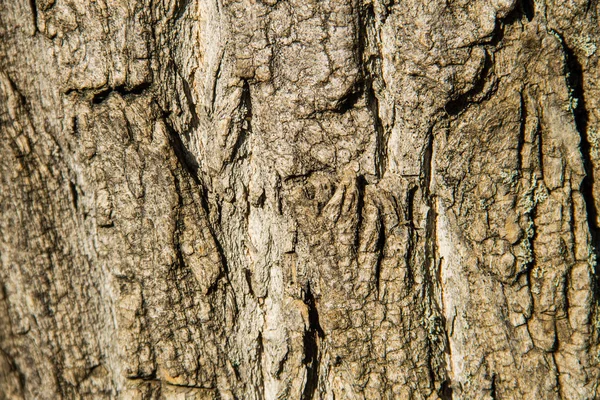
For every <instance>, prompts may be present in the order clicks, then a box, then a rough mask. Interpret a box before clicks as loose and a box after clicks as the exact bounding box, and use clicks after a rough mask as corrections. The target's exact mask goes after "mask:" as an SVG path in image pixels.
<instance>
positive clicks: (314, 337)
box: [301, 283, 325, 400]
mask: <svg viewBox="0 0 600 400" xmlns="http://www.w3.org/2000/svg"><path fill="white" fill-rule="evenodd" d="M304 304H306V306H307V308H308V321H309V327H308V330H307V331H305V332H304V340H303V341H304V360H302V362H303V364H304V365H306V384H305V385H304V390H303V391H302V397H301V399H302V400H312V399H313V398H314V396H315V393H316V391H317V387H318V384H319V367H320V364H321V355H320V354H319V339H322V338H323V337H325V333H324V332H323V329H322V328H321V325H320V323H319V313H318V312H317V306H316V301H315V297H314V295H313V294H312V291H311V289H310V283H308V284H307V285H306V290H305V293H304Z"/></svg>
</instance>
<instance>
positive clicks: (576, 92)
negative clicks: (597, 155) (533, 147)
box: [550, 29, 600, 301]
mask: <svg viewBox="0 0 600 400" xmlns="http://www.w3.org/2000/svg"><path fill="white" fill-rule="evenodd" d="M550 32H551V33H552V34H553V35H554V36H555V37H556V38H557V39H558V41H559V42H560V44H561V46H562V49H563V53H564V57H565V59H564V71H563V73H564V75H565V82H566V84H567V87H568V89H569V95H570V97H571V98H570V99H569V100H570V102H571V104H570V107H571V110H572V112H573V118H574V120H575V127H576V128H577V131H578V133H579V136H580V144H579V149H580V151H581V155H582V158H583V164H584V168H585V177H584V178H583V180H582V182H581V187H580V189H579V191H580V192H581V194H582V196H583V198H584V199H585V207H586V212H587V223H588V229H589V231H590V235H591V238H592V251H593V252H594V254H595V256H596V259H599V256H600V245H599V243H598V241H599V240H600V232H599V231H598V225H597V217H598V210H597V209H596V204H595V201H594V192H593V184H594V166H593V165H592V159H591V154H590V153H591V145H590V142H589V139H588V132H587V128H588V110H587V108H586V103H585V93H584V89H583V68H582V66H581V63H580V62H579V60H578V59H577V56H576V55H575V52H574V51H573V49H571V48H570V47H569V46H568V44H567V43H566V41H565V39H564V37H563V36H562V34H561V33H559V32H557V31H556V30H554V29H550ZM594 274H595V286H596V287H595V289H594V294H595V297H596V300H597V301H600V289H599V287H598V285H599V282H600V276H599V275H598V269H596V270H595V271H594Z"/></svg>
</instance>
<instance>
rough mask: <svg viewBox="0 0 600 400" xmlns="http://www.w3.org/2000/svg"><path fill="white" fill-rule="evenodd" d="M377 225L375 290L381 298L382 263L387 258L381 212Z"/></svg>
mask: <svg viewBox="0 0 600 400" xmlns="http://www.w3.org/2000/svg"><path fill="white" fill-rule="evenodd" d="M377 225H378V232H377V243H376V244H375V249H376V250H375V251H377V260H376V261H375V289H376V290H377V295H378V296H379V292H380V288H381V263H382V261H383V258H384V256H385V225H384V223H383V216H382V215H381V212H379V213H378V216H377Z"/></svg>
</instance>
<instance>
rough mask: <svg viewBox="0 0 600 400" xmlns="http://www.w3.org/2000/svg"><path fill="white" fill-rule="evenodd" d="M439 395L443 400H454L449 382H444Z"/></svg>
mask: <svg viewBox="0 0 600 400" xmlns="http://www.w3.org/2000/svg"><path fill="white" fill-rule="evenodd" d="M439 395H440V398H441V399H442V400H452V398H453V397H452V396H453V393H452V386H451V382H450V381H449V380H445V381H444V382H442V386H441V387H440V393H439Z"/></svg>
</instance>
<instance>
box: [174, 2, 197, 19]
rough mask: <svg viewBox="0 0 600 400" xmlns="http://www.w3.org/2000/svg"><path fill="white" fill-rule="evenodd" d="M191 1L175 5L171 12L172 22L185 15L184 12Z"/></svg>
mask: <svg viewBox="0 0 600 400" xmlns="http://www.w3.org/2000/svg"><path fill="white" fill-rule="evenodd" d="M191 2H192V1H191V0H180V1H178V2H177V3H176V4H175V9H174V10H173V11H174V12H173V14H174V15H173V19H174V20H178V19H180V18H181V17H182V16H183V14H184V13H185V11H186V10H187V8H188V7H189V5H190V3H191Z"/></svg>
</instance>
